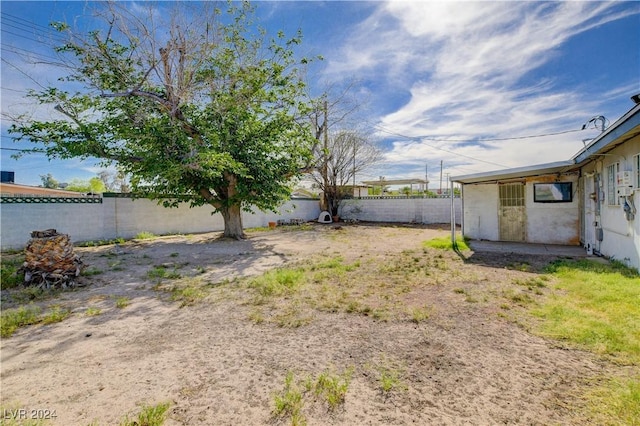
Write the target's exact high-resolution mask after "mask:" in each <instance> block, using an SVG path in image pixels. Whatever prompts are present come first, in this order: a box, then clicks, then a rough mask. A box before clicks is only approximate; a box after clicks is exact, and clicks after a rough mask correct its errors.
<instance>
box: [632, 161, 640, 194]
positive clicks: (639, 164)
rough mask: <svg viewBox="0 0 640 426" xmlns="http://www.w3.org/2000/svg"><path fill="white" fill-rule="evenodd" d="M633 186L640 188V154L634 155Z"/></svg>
mask: <svg viewBox="0 0 640 426" xmlns="http://www.w3.org/2000/svg"><path fill="white" fill-rule="evenodd" d="M633 176H634V178H633V186H635V187H636V188H640V154H636V155H634V156H633Z"/></svg>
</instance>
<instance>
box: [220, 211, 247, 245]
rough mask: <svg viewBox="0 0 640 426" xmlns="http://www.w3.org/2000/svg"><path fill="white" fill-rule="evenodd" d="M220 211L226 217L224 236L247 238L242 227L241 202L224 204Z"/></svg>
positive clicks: (237, 238)
mask: <svg viewBox="0 0 640 426" xmlns="http://www.w3.org/2000/svg"><path fill="white" fill-rule="evenodd" d="M220 213H222V217H223V219H224V236H225V237H229V238H235V239H236V240H242V239H244V238H246V235H245V234H244V230H243V229H242V210H241V209H240V205H239V204H233V205H231V206H222V207H221V208H220Z"/></svg>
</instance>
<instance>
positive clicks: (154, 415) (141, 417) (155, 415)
mask: <svg viewBox="0 0 640 426" xmlns="http://www.w3.org/2000/svg"><path fill="white" fill-rule="evenodd" d="M170 407H171V403H169V402H165V403H161V404H157V405H145V406H144V407H142V410H140V413H138V415H137V416H136V417H135V418H134V419H130V418H129V416H127V417H125V419H124V420H123V421H122V422H120V426H161V425H163V424H164V422H165V421H166V419H167V412H168V411H169V408H170Z"/></svg>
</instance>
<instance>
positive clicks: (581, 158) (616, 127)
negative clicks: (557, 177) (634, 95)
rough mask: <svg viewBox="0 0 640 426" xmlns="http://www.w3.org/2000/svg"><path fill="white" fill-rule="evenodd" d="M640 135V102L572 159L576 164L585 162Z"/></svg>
mask: <svg viewBox="0 0 640 426" xmlns="http://www.w3.org/2000/svg"><path fill="white" fill-rule="evenodd" d="M638 135H640V104H637V105H636V106H635V107H633V108H632V109H631V110H629V112H627V113H626V114H625V115H623V116H622V117H620V118H619V119H618V120H617V121H616V122H615V123H613V124H612V125H611V126H609V128H608V129H607V130H605V131H604V132H602V133H601V134H600V135H598V137H596V138H595V139H594V140H592V141H591V142H590V143H589V145H587V146H585V147H584V148H583V149H581V150H580V152H578V153H577V154H576V155H574V156H573V158H572V161H574V162H575V163H576V164H584V163H586V162H588V161H591V160H592V157H593V156H597V155H601V154H604V153H606V152H607V151H611V150H612V149H613V148H615V147H616V146H618V145H621V144H623V143H625V142H626V141H628V140H629V139H631V138H633V137H636V136H638Z"/></svg>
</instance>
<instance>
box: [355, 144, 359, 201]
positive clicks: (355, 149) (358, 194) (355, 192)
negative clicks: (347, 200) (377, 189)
mask: <svg viewBox="0 0 640 426" xmlns="http://www.w3.org/2000/svg"><path fill="white" fill-rule="evenodd" d="M353 196H354V197H355V196H356V142H355V141H353ZM358 196H360V192H358Z"/></svg>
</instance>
